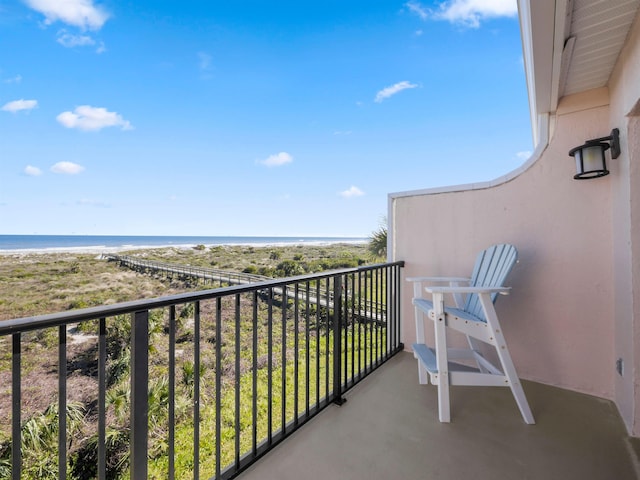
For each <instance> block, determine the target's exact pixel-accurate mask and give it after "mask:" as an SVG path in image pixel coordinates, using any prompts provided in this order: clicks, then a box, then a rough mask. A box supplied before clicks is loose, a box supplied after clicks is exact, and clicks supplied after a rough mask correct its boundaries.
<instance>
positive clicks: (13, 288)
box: [0, 245, 386, 478]
mask: <svg viewBox="0 0 640 480" xmlns="http://www.w3.org/2000/svg"><path fill="white" fill-rule="evenodd" d="M131 254H134V255H137V256H141V257H144V258H147V259H152V260H160V261H163V262H170V263H180V264H189V265H193V266H208V267H212V268H225V269H229V270H234V271H243V270H246V269H247V268H252V269H255V270H257V271H261V272H269V273H271V274H272V275H278V274H282V272H281V271H280V269H281V268H282V266H286V268H296V269H299V270H300V271H299V272H298V271H296V273H304V272H312V271H320V270H324V269H326V268H338V267H344V266H355V265H360V264H363V263H365V262H366V260H367V255H368V254H367V250H366V246H365V245H330V246H323V247H315V246H295V247H287V248H284V247H214V248H195V249H189V250H180V249H173V248H169V249H153V250H145V251H137V252H131ZM263 274H264V273H263ZM316 286H317V284H315V285H313V286H312V291H313V289H314V288H316ZM205 287H206V288H210V286H203V285H194V284H193V283H192V282H179V281H169V280H167V279H164V278H160V277H158V278H156V277H153V276H147V275H144V276H143V275H139V274H137V273H134V272H130V271H127V270H122V269H120V268H119V267H118V266H117V265H116V264H115V263H112V262H106V261H104V260H100V259H99V258H98V257H97V256H96V255H71V254H47V255H14V256H11V255H9V256H0V321H2V320H3V319H8V318H15V317H19V316H31V315H39V314H43V313H51V312H55V311H64V310H68V309H71V308H83V307H86V306H96V305H104V304H109V303H115V302H120V301H127V300H135V299H140V298H151V297H158V296H162V295H167V294H172V293H178V292H184V291H190V290H193V289H194V288H205ZM371 287H372V286H371V282H369V283H368V284H367V285H364V286H363V289H364V290H367V291H368V290H370V289H371ZM321 288H324V287H323V286H321ZM214 303H215V302H214V301H209V302H202V304H201V305H200V308H201V345H202V347H201V351H200V356H201V365H202V369H201V373H200V380H201V399H200V408H201V423H200V429H201V432H203V433H202V434H201V440H200V449H201V450H200V464H199V465H200V469H201V473H203V474H204V473H205V472H206V474H207V475H212V474H214V473H215V465H216V463H215V462H216V458H215V449H216V439H215V422H216V405H215V399H216V398H217V396H219V398H220V402H221V406H222V409H221V414H220V415H221V417H220V421H221V434H220V441H221V447H222V448H221V455H220V465H221V466H226V465H228V464H229V463H232V462H233V461H234V459H235V457H236V454H237V453H239V454H240V455H242V454H244V453H246V452H248V451H250V450H251V448H252V444H253V428H254V427H253V424H252V418H251V416H252V415H251V413H252V408H253V405H252V401H251V398H252V394H253V375H254V370H253V365H254V360H255V363H256V364H257V369H256V371H255V375H256V382H257V387H256V393H257V394H258V402H257V405H256V409H257V413H258V416H257V421H256V425H255V428H256V431H257V436H256V441H257V442H260V441H261V440H262V439H263V438H265V437H266V436H267V434H268V432H269V425H268V421H267V415H268V411H269V408H271V410H272V423H271V431H272V432H276V431H277V430H278V429H279V428H280V427H281V425H282V423H283V422H284V423H286V422H289V421H291V420H292V419H293V418H294V416H295V405H294V391H295V386H296V384H297V387H298V405H297V409H298V413H299V414H300V413H301V412H304V411H305V409H306V408H307V405H309V406H312V405H314V404H315V403H316V402H317V399H318V398H323V397H325V396H326V394H327V391H328V389H327V385H328V386H329V390H330V389H331V388H332V386H333V380H332V379H333V360H332V351H331V350H332V347H333V337H332V335H333V334H332V333H331V332H327V330H326V325H327V320H326V317H325V316H326V315H327V314H329V312H326V311H318V312H316V311H315V309H312V310H310V311H309V312H308V313H309V314H310V316H309V318H308V320H307V321H308V322H309V327H310V333H309V337H308V340H307V339H306V337H305V335H304V334H302V335H300V334H299V336H298V368H299V370H298V378H297V380H296V378H295V375H294V373H295V370H294V369H295V333H296V330H295V329H296V326H295V325H294V322H293V321H292V316H291V314H292V312H291V310H292V309H290V308H289V309H285V310H284V312H283V310H282V308H283V307H282V306H275V305H274V307H273V317H272V328H273V330H272V333H273V342H272V343H271V351H270V350H269V347H268V342H266V341H265V340H266V338H267V337H268V334H269V332H268V326H267V321H266V318H267V315H268V307H267V306H266V304H265V303H261V304H260V307H259V311H258V321H257V323H256V327H255V328H257V335H258V338H259V341H258V348H257V353H256V358H255V359H254V358H253V353H252V352H253V346H252V342H253V334H254V323H253V321H252V320H251V318H252V307H251V299H250V298H243V299H240V300H238V306H239V309H240V310H239V312H240V315H239V317H238V318H240V323H239V325H238V326H237V328H238V330H239V336H236V331H237V330H236V323H235V314H234V299H233V298H227V299H224V300H223V310H222V311H223V317H222V324H221V326H220V331H221V337H220V338H216V335H217V334H216V325H215V305H214ZM300 313H301V315H302V316H303V318H304V314H305V313H307V312H300ZM151 317H152V320H153V322H152V323H153V324H154V327H153V328H152V331H153V332H154V333H153V339H152V350H151V352H150V376H151V378H152V379H153V382H151V385H150V395H152V396H153V399H152V398H151V397H150V402H153V405H155V406H154V407H153V411H152V412H150V417H151V422H150V432H151V440H150V455H151V459H150V463H149V469H150V478H166V472H167V468H168V460H167V456H166V452H167V418H168V407H167V405H168V404H167V402H168V400H167V398H168V397H167V393H166V392H167V388H168V386H167V382H166V378H167V376H168V370H167V356H168V341H167V335H166V330H164V331H163V327H164V328H166V324H167V311H165V310H159V311H156V312H152V315H151ZM177 317H178V332H177V339H178V344H177V346H176V348H178V349H179V352H178V357H179V358H178V359H177V366H176V368H177V370H176V378H177V381H178V382H179V385H178V386H177V389H178V395H177V397H176V402H177V404H178V405H177V422H176V468H177V469H178V472H180V473H179V475H178V478H188V477H189V475H190V472H192V471H193V467H194V465H193V445H192V443H193V417H192V413H191V412H192V406H191V405H192V403H193V400H192V395H193V393H192V392H193V375H194V374H195V372H194V371H193V358H194V357H193V355H194V352H193V336H194V331H193V319H194V308H193V305H190V304H187V305H185V306H183V307H182V308H178V312H177ZM283 318H284V319H285V320H286V322H285V323H284V325H283ZM302 322H304V319H303V320H302ZM108 323H109V324H110V325H111V327H109V330H108V331H109V332H111V331H113V329H114V328H115V327H117V326H118V325H120V326H122V325H124V326H125V327H126V324H127V323H128V322H127V321H126V319H111V320H109V321H108ZM283 327H284V328H283ZM118 328H119V327H118ZM297 328H298V330H297V331H298V333H299V332H300V330H299V329H300V328H302V325H298V326H297ZM369 329H370V331H368V333H367V335H368V340H369V342H370V344H369V345H368V346H367V347H366V348H368V349H369V351H368V355H367V356H366V357H365V355H364V336H363V333H364V332H363V330H364V328H363V326H362V325H359V326H358V328H357V329H355V328H353V326H352V327H351V328H350V329H347V330H345V335H346V336H347V343H348V348H349V349H353V354H352V353H351V350H348V351H347V352H345V354H344V355H345V357H344V359H343V361H344V362H346V363H347V371H348V372H351V361H352V358H354V359H355V360H356V361H357V362H358V363H359V365H360V366H362V365H364V364H365V363H367V362H368V361H370V358H371V348H373V347H374V346H375V345H384V342H385V341H386V340H385V332H384V330H383V329H378V328H377V327H376V329H375V332H376V336H375V337H373V338H372V337H371V332H373V331H374V330H373V326H371V324H370V325H369ZM82 330H83V332H84V333H85V334H88V335H92V334H95V333H96V330H97V325H96V323H95V322H88V323H87V325H85V326H83V329H82ZM116 330H118V329H117V328H116ZM283 332H284V334H285V337H286V341H283V340H282V334H283ZM119 335H124V336H125V337H126V335H128V332H127V331H126V328H125V329H124V330H119ZM87 338H88V339H87V341H85V342H84V343H82V344H72V345H69V346H68V347H67V361H68V365H67V367H68V370H69V372H68V397H69V398H68V399H69V401H70V402H74V405H75V404H76V403H75V402H79V403H80V404H82V405H84V406H85V408H86V419H85V425H84V426H83V428H81V429H80V431H79V434H78V435H77V438H75V439H74V442H73V448H72V449H71V450H70V454H71V456H72V457H73V456H74V455H76V457H75V458H77V457H78V456H79V455H80V456H81V455H85V456H86V458H87V459H91V458H93V456H92V455H93V454H94V453H95V452H94V451H92V450H91V448H93V447H91V446H90V445H89V443H90V440H91V439H92V437H94V436H95V429H96V426H95V411H94V410H92V409H93V408H95V404H94V401H95V395H96V392H97V384H96V380H97V379H96V376H95V362H96V350H95V348H96V341H95V339H92V337H87ZM24 339H25V341H23V355H22V357H23V358H22V364H23V366H22V374H23V385H33V386H34V389H35V388H36V386H37V389H39V391H38V392H37V395H34V396H33V400H31V399H30V400H29V402H28V404H26V405H23V421H24V420H25V419H28V418H36V416H37V415H39V414H41V412H43V411H45V410H46V408H47V407H48V406H49V405H51V404H52V403H54V402H56V399H57V396H56V388H57V373H56V371H57V370H56V365H57V363H56V362H57V349H56V348H55V345H57V330H56V329H50V330H48V331H43V332H35V333H30V334H27V335H26V336H25V337H24ZM8 341H9V339H8V338H0V384H2V383H3V382H4V384H7V382H8V384H10V376H9V375H10V362H11V356H10V343H9V342H8ZM125 343H126V342H125ZM218 344H219V347H220V349H221V359H220V361H221V369H222V370H221V372H220V373H219V375H220V381H221V390H220V392H216V390H215V378H216V346H217V345H218ZM236 351H237V352H239V360H240V370H239V371H236V369H235V355H236ZM307 351H308V353H309V364H308V365H307V364H306V358H307V357H306V352H307ZM270 354H271V356H269V355H270ZM269 358H271V366H272V374H271V378H270V381H271V397H270V398H271V403H269V400H268V399H269V395H268V389H269V375H268V371H267V368H266V366H267V365H268V364H269ZM327 359H328V360H329V361H328V363H327V361H326V360H327ZM111 363H112V364H115V363H117V359H115V358H113V359H112V360H111ZM307 367H308V369H309V378H306V377H305V374H304V373H305V371H306V369H307ZM189 368H191V370H190V372H191V373H190V374H189ZM283 369H284V373H285V380H284V394H283V393H282V392H283V376H282V374H283ZM356 370H357V368H356ZM74 382H75V383H74ZM127 383H128V377H127V376H125V377H123V378H121V379H120V380H118V381H117V382H116V383H115V384H114V385H113V386H112V387H111V389H110V406H109V413H108V417H109V418H108V424H109V425H110V426H111V427H112V428H111V429H110V438H112V439H113V442H112V445H113V449H114V452H115V457H114V458H116V460H117V459H118V458H120V459H121V460H122V461H123V462H124V463H123V465H125V466H126V455H127V451H126V445H127V444H126V438H125V437H123V436H122V432H126V428H127V424H128V413H127V408H126V405H127V404H128V386H127ZM236 383H237V384H238V385H239V387H240V396H239V399H240V413H239V417H238V421H239V422H240V437H239V450H236V439H235V422H236V417H235V399H236V397H235V395H236V394H235V385H236ZM307 384H308V385H309V392H310V394H309V397H308V398H307V396H306V389H307ZM23 388H24V387H23ZM9 393H10V391H9V390H7V389H4V390H2V391H0V412H4V413H0V417H1V418H0V425H4V426H5V427H3V428H0V443H2V439H7V438H8V434H10V432H9V431H8V428H10V410H11V409H10V397H9V396H8V395H9ZM7 401H9V403H8V402H7ZM283 404H284V405H285V409H284V411H285V413H284V420H283V417H282V407H283ZM91 405H94V406H93V407H92V406H91ZM118 405H119V406H118ZM119 432H120V433H119ZM83 442H84V443H83ZM83 449H84V450H83ZM87 449H88V450H87ZM0 450H2V449H1V448H0ZM54 450H55V449H54ZM51 454H52V455H55V454H56V452H55V451H52V452H51ZM0 456H1V455H0ZM88 461H90V460H88ZM26 471H29V470H28V469H27V470H26ZM0 472H1V469H0ZM124 473H125V476H126V468H125V471H124ZM86 476H87V475H86V474H85V475H84V476H83V475H80V476H79V477H78V476H77V477H75V478H86ZM0 478H2V475H1V474H0ZM69 478H74V477H69Z"/></svg>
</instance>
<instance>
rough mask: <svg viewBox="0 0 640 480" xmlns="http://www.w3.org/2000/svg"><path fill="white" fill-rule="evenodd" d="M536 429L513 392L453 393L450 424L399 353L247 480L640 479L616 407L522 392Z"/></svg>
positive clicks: (541, 389)
mask: <svg viewBox="0 0 640 480" xmlns="http://www.w3.org/2000/svg"><path fill="white" fill-rule="evenodd" d="M524 389H525V392H526V394H527V397H528V399H529V404H530V405H531V409H532V410H533V414H534V416H535V418H536V422H537V424H536V425H526V424H525V423H524V422H523V420H522V417H521V416H520V412H519V411H518V409H517V406H516V404H515V401H514V400H513V397H512V396H511V392H510V390H509V389H507V388H495V387H493V388H491V387H453V388H452V389H451V412H452V415H451V422H452V423H450V424H443V423H440V422H439V421H438V413H437V411H438V409H437V398H436V387H435V386H433V385H419V384H418V380H417V367H416V362H415V360H414V359H413V355H411V354H410V353H404V352H403V353H401V354H399V355H396V356H395V357H394V358H392V359H391V360H390V361H389V362H388V363H387V364H385V365H383V366H382V367H381V368H380V369H378V370H377V371H376V372H374V373H373V374H372V375H371V376H370V377H368V378H367V379H365V380H364V381H362V382H361V383H360V384H359V385H357V386H356V387H355V388H353V389H352V390H351V391H349V392H348V393H347V394H346V398H347V399H348V401H347V403H346V404H344V405H343V406H341V407H338V406H331V407H329V408H327V409H326V410H325V411H324V412H322V413H321V414H319V415H318V416H317V417H315V418H314V419H313V420H311V421H310V422H309V423H308V424H307V425H305V426H304V427H302V428H301V429H300V430H299V431H298V432H296V433H294V434H293V435H292V436H290V437H289V438H288V439H287V440H285V441H284V442H283V443H282V444H280V445H279V446H278V447H276V448H275V449H274V450H273V451H272V452H270V453H268V454H267V455H266V456H265V457H264V458H263V459H262V460H260V461H258V462H257V463H256V464H254V465H253V466H252V467H251V468H249V469H248V470H247V471H246V472H244V473H243V474H242V475H240V477H239V478H240V479H241V480H254V479H255V480H264V479H280V480H287V479H296V480H297V479H302V478H304V479H308V480H313V479H315V478H318V479H320V478H322V479H326V478H336V479H340V480H351V479H358V480H362V479H365V480H377V479H381V480H382V479H384V480H389V479H396V478H398V479H400V478H407V479H429V480H431V479H460V478H473V479H476V480H484V479H487V480H489V479H491V480H496V479H544V480H551V479H562V480H571V479H576V480H585V479H590V480H598V479H602V480H611V479H616V480H627V479H636V478H640V476H638V475H637V473H639V472H640V469H639V468H638V455H637V453H635V452H637V449H635V448H634V447H637V444H636V443H637V440H636V439H630V438H629V437H628V436H627V434H626V430H625V428H624V425H623V423H622V420H621V419H620V417H619V415H618V413H617V410H616V407H615V405H614V404H613V403H612V402H609V401H606V400H603V399H599V398H596V397H592V396H588V395H583V394H579V393H575V392H570V391H567V390H562V389H559V388H555V387H550V386H546V385H542V384H538V383H533V382H524Z"/></svg>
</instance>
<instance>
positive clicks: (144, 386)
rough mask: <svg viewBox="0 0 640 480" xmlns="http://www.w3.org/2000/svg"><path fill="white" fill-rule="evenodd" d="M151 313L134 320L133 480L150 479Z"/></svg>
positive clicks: (132, 379) (141, 313) (140, 314)
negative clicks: (148, 448) (148, 454)
mask: <svg viewBox="0 0 640 480" xmlns="http://www.w3.org/2000/svg"><path fill="white" fill-rule="evenodd" d="M148 389H149V311H148V310H143V311H141V312H136V313H134V314H133V315H132V316H131V440H130V441H131V446H130V447H131V459H130V471H131V476H130V478H131V480H136V479H143V478H147V436H148V429H149V426H148V417H149V393H148Z"/></svg>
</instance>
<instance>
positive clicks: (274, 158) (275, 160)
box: [258, 152, 293, 167]
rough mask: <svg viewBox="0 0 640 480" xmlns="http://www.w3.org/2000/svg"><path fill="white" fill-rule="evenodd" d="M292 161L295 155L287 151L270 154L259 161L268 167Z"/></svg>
mask: <svg viewBox="0 0 640 480" xmlns="http://www.w3.org/2000/svg"><path fill="white" fill-rule="evenodd" d="M291 162H293V157H292V156H291V155H290V154H288V153H287V152H280V153H277V154H275V155H269V156H268V157H267V158H265V159H264V160H259V161H258V163H261V164H262V165H265V166H267V167H280V166H282V165H286V164H287V163H291Z"/></svg>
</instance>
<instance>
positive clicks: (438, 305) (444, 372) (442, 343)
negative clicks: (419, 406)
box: [433, 293, 451, 423]
mask: <svg viewBox="0 0 640 480" xmlns="http://www.w3.org/2000/svg"><path fill="white" fill-rule="evenodd" d="M433 308H434V313H435V319H434V329H435V344H436V364H437V367H438V417H439V419H440V421H441V422H443V423H449V422H450V421H451V411H450V406H449V359H448V355H447V333H446V328H447V327H446V317H445V313H444V295H443V294H437V293H436V294H434V295H433Z"/></svg>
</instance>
